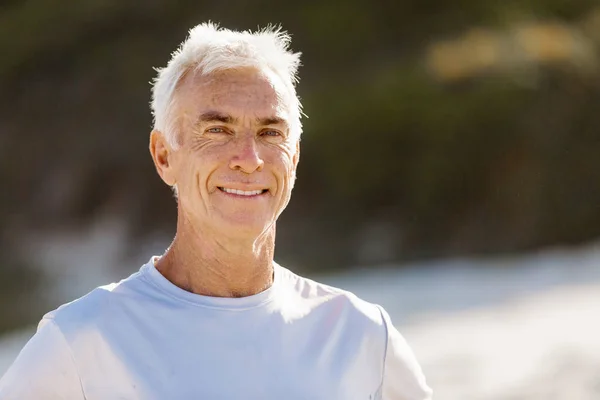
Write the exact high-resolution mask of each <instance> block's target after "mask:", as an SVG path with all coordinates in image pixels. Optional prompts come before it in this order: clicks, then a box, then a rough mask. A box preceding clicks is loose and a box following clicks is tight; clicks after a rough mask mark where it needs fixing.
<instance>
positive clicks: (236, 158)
mask: <svg viewBox="0 0 600 400" xmlns="http://www.w3.org/2000/svg"><path fill="white" fill-rule="evenodd" d="M288 45H289V37H288V36H287V35H286V34H285V33H283V32H280V31H274V30H264V31H261V32H257V33H250V32H233V31H229V30H225V29H219V28H217V27H216V26H214V25H212V24H202V25H199V26H197V27H195V28H194V29H192V30H191V31H190V35H189V37H188V39H187V40H186V41H185V42H184V43H183V44H182V45H181V47H180V49H179V50H178V51H177V52H176V53H174V54H173V58H172V59H171V61H170V62H169V64H168V65H167V67H166V68H164V69H162V70H160V72H159V75H158V78H157V79H156V81H155V84H154V88H153V102H152V108H153V112H154V117H155V125H154V130H153V131H152V133H151V135H150V153H151V155H152V159H153V160H154V164H155V166H156V170H157V171H158V174H159V175H160V177H161V178H162V179H163V181H164V182H165V183H166V184H168V185H170V186H171V187H173V188H174V190H175V192H176V194H177V203H178V218H177V233H176V235H175V238H174V240H173V243H172V244H171V246H170V247H169V249H168V250H167V251H166V253H165V254H164V255H162V256H161V257H153V258H152V259H151V260H150V261H149V262H148V263H147V264H145V265H144V266H142V267H141V269H140V270H139V272H137V273H135V274H133V275H132V276H130V277H129V278H127V279H125V280H123V281H121V282H119V283H117V284H111V285H108V286H104V287H100V288H97V289H96V290H94V291H92V292H91V293H89V294H88V295H86V296H84V297H83V298H81V299H78V300H76V301H74V302H72V303H69V304H66V305H63V306H62V307H60V308H58V309H57V310H55V311H52V312H50V313H49V314H47V315H46V316H45V317H44V318H43V319H42V321H41V322H40V324H39V327H38V331H37V333H36V334H35V335H34V337H33V338H32V339H31V340H30V342H29V343H28V344H27V345H26V346H25V348H24V349H23V350H22V351H21V353H20V355H19V356H18V358H17V359H16V361H15V362H14V364H13V365H12V367H11V368H10V370H9V371H8V372H7V373H6V375H5V376H4V377H3V379H2V380H1V381H0V399H2V400H8V399H11V400H12V399H37V400H43V399H69V400H70V399H73V400H74V399H82V400H83V399H87V400H106V399H273V400H274V399H278V400H279V399H323V400H333V399H340V400H342V399H343V400H350V399H357V400H359V399H360V400H368V399H382V398H383V399H386V400H424V399H429V398H430V396H431V391H430V389H429V388H428V387H427V385H426V383H425V379H424V377H423V374H422V373H421V370H420V368H419V366H418V364H417V362H416V360H415V358H414V356H413V354H412V352H411V350H410V348H409V347H408V345H407V344H406V342H405V341H404V339H403V338H402V336H401V335H400V334H399V333H398V331H397V330H396V329H395V328H394V326H393V325H392V323H391V321H390V318H389V316H388V315H387V314H386V312H385V311H384V310H383V309H382V308H381V307H379V306H377V305H373V304H369V303H367V302H364V301H362V300H360V299H358V298H357V297H356V296H354V295H353V294H351V293H348V292H345V291H343V290H339V289H336V288H332V287H329V286H326V285H322V284H319V283H317V282H314V281H311V280H309V279H305V278H302V277H299V276H297V275H295V274H294V273H292V272H290V271H289V270H287V269H285V268H283V267H282V266H279V265H278V264H276V263H275V262H274V261H273V254H274V246H275V223H276V220H277V218H278V216H279V215H280V214H281V212H282V211H283V209H284V208H285V207H286V205H287V204H288V201H289V199H290V195H291V192H292V188H293V186H294V180H295V171H296V166H297V165H298V160H299V155H300V149H299V139H300V133H301V124H300V103H299V100H298V98H297V96H296V92H295V88H294V84H295V82H296V70H297V67H298V64H299V54H294V53H291V52H290V51H289V50H288Z"/></svg>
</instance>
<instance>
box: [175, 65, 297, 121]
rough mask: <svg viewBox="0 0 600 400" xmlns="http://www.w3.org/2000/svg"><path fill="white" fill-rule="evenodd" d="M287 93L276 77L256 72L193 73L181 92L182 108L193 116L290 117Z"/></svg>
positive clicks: (245, 69)
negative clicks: (207, 112)
mask: <svg viewBox="0 0 600 400" xmlns="http://www.w3.org/2000/svg"><path fill="white" fill-rule="evenodd" d="M286 92H287V90H286V88H285V86H284V85H283V83H282V82H281V80H280V79H278V77H277V76H276V75H275V74H270V75H269V74H268V73H265V72H262V71H258V70H257V69H255V68H241V69H235V70H223V71H216V72H213V73H211V74H209V75H201V74H199V73H190V74H188V75H187V76H186V77H184V81H183V82H182V85H181V86H180V88H179V93H178V96H179V98H180V100H181V101H180V102H179V103H180V105H181V106H182V108H183V109H181V110H180V111H183V112H184V113H185V114H191V115H190V116H192V115H194V114H196V115H199V114H200V113H202V112H204V111H205V110H209V109H210V110H219V111H221V110H222V111H224V112H226V113H230V114H236V113H242V114H243V113H250V114H253V115H252V116H253V117H255V118H269V117H279V118H283V119H288V124H289V117H290V102H289V95H288V94H287V93H286Z"/></svg>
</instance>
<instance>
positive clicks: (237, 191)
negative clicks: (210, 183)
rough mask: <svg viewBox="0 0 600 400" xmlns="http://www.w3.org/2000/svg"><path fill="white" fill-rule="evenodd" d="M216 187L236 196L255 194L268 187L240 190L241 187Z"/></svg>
mask: <svg viewBox="0 0 600 400" xmlns="http://www.w3.org/2000/svg"><path fill="white" fill-rule="evenodd" d="M218 188H219V190H220V191H222V192H225V193H229V194H236V195H238V196H257V195H260V194H263V193H265V192H267V190H268V189H256V190H241V189H233V188H227V187H223V186H219V187H218Z"/></svg>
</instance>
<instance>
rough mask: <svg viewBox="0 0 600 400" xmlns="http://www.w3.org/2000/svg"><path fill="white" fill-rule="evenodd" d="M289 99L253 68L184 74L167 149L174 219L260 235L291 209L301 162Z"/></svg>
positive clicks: (205, 227) (233, 233) (203, 227)
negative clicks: (173, 141) (171, 146)
mask: <svg viewBox="0 0 600 400" xmlns="http://www.w3.org/2000/svg"><path fill="white" fill-rule="evenodd" d="M288 96H289V94H288V93H286V91H285V87H284V86H283V84H282V83H281V81H280V80H279V79H278V78H277V77H275V76H272V77H266V76H265V75H264V74H261V73H259V72H258V71H256V70H254V69H241V70H226V71H220V72H215V73H212V74H210V75H207V76H199V75H194V74H189V75H188V76H186V77H185V78H184V79H183V81H182V82H181V84H180V86H179V88H178V90H177V94H176V105H175V110H176V111H175V116H176V118H177V121H176V124H175V126H177V127H178V130H179V137H178V142H179V144H180V146H179V147H178V148H177V149H176V150H174V151H173V150H170V156H169V168H171V169H172V170H171V171H170V173H171V176H172V180H173V181H174V183H176V184H177V190H178V198H179V213H183V217H184V218H185V219H186V220H188V221H189V222H191V223H192V225H193V226H194V227H196V228H200V229H201V230H203V231H206V230H210V231H219V232H222V233H225V234H227V235H228V236H239V235H243V236H248V235H251V236H258V235H259V234H261V233H263V232H265V231H266V230H267V229H268V228H269V227H270V226H271V225H273V223H274V222H275V220H276V219H277V217H278V216H279V215H280V214H281V212H282V211H283V209H284V208H285V207H286V205H287V204H288V202H289V199H290V195H291V192H292V187H293V185H294V179H295V172H296V166H297V163H298V157H299V147H298V146H299V138H298V137H296V136H292V134H291V133H290V129H289V127H290V109H289V104H291V103H290V101H289V97H288Z"/></svg>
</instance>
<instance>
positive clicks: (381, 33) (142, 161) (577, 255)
mask: <svg viewBox="0 0 600 400" xmlns="http://www.w3.org/2000/svg"><path fill="white" fill-rule="evenodd" d="M207 20H212V21H215V22H219V23H220V24H221V25H222V26H225V27H227V28H231V29H256V28H257V27H263V26H266V25H267V24H269V23H277V24H278V23H281V24H282V26H283V28H284V29H286V30H288V31H289V32H290V33H291V34H292V47H293V49H294V50H295V51H301V52H302V53H303V56H302V60H303V66H302V68H301V70H300V77H301V81H300V84H299V86H298V92H299V95H300V96H301V98H302V101H303V104H304V111H305V113H306V114H307V115H308V118H305V119H304V134H303V137H302V157H301V163H300V166H299V170H298V181H297V184H296V188H295V193H294V196H293V198H292V202H291V203H290V205H289V207H288V209H287V210H286V212H285V213H284V214H283V216H282V218H281V221H280V223H279V224H278V243H277V246H278V247H277V260H278V261H279V262H280V263H281V264H283V265H285V266H287V267H289V268H291V269H293V270H294V271H296V272H299V273H301V274H304V275H307V276H310V277H315V278H317V279H320V280H323V281H326V282H328V283H331V284H335V285H338V286H341V287H343V288H346V289H349V290H352V291H354V292H355V293H357V294H358V295H360V296H362V297H364V298H365V299H367V300H370V301H373V302H377V303H380V304H382V305H384V306H385V307H386V308H387V309H388V310H389V311H390V313H391V315H392V317H393V319H394V321H395V323H396V324H397V325H398V327H399V328H400V330H401V331H402V332H403V333H404V335H405V336H406V337H407V339H408V341H409V343H410V344H411V345H412V346H413V348H414V350H415V352H416V353H417V357H418V358H419V360H420V361H421V363H422V365H423V368H424V370H425V373H426V375H427V377H428V379H429V383H430V384H431V386H432V387H433V388H434V391H435V392H436V399H437V400H444V399H458V398H460V399H463V400H464V399H474V400H479V399H487V400H496V399H497V400H500V399H511V400H520V399H569V400H584V399H586V400H587V399H598V398H600V339H599V338H600V321H599V319H600V241H599V240H598V239H600V156H599V154H600V135H599V134H598V132H597V130H598V127H600V68H599V67H600V5H599V3H598V2H597V0H528V1H523V0H518V1H517V0H490V1H476V0H459V1H453V2H448V1H445V0H404V1H392V0H387V1H386V0H377V1H375V0H373V1H366V0H345V1H344V2H334V1H311V0H305V1H298V2H281V1H272V0H269V1H267V0H255V1H247V0H236V1H219V2H217V1H198V0H194V1H191V0H179V1H174V0H149V1H143V2H142V1H133V0H60V1H58V0H4V1H2V2H0V54H1V56H0V188H1V189H0V255H1V257H2V263H0V338H1V339H0V374H2V373H3V372H4V370H5V369H6V368H7V366H8V365H9V364H10V362H11V361H12V360H13V359H14V357H15V356H16V354H17V352H18V350H19V349H20V348H21V346H22V345H23V343H24V342H25V341H26V340H27V339H28V338H29V337H30V336H31V334H32V333H33V331H34V329H35V324H36V323H37V321H38V320H39V319H40V318H41V317H42V315H43V314H44V313H45V312H46V311H49V310H51V309H53V308H55V307H56V306H57V305H59V304H61V303H64V302H66V301H69V300H71V299H74V298H76V297H78V296H81V295H82V294H84V293H86V292H87V291H89V290H90V289H92V288H93V287H95V286H98V285H100V284H104V283H107V282H110V281H114V280H118V279H119V278H121V277H125V276H127V275H128V274H130V273H132V272H134V271H136V270H137V269H138V268H139V267H140V265H142V264H143V263H145V262H146V261H147V260H148V259H149V258H150V256H151V255H153V254H161V253H162V252H163V251H164V249H165V248H166V247H167V246H168V244H169V242H170V239H171V238H172V236H173V234H174V227H175V216H176V207H175V201H174V199H173V196H172V194H171V191H170V190H169V188H167V187H166V186H164V184H163V183H162V182H161V181H160V179H159V178H158V176H157V175H156V173H155V171H154V168H153V165H152V162H151V159H150V157H149V153H148V150H147V146H148V137H149V132H150V130H151V123H152V121H151V114H150V111H149V101H150V83H149V82H150V81H151V80H152V79H153V77H154V76H155V71H154V70H153V67H162V66H164V65H165V64H166V63H167V61H168V59H169V57H170V53H171V52H172V51H173V50H174V49H175V48H176V47H177V46H178V44H179V43H180V42H181V41H182V40H183V39H184V38H185V36H186V34H187V30H188V29H189V28H190V27H192V26H194V25H196V24H197V23H200V22H204V21H207Z"/></svg>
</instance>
